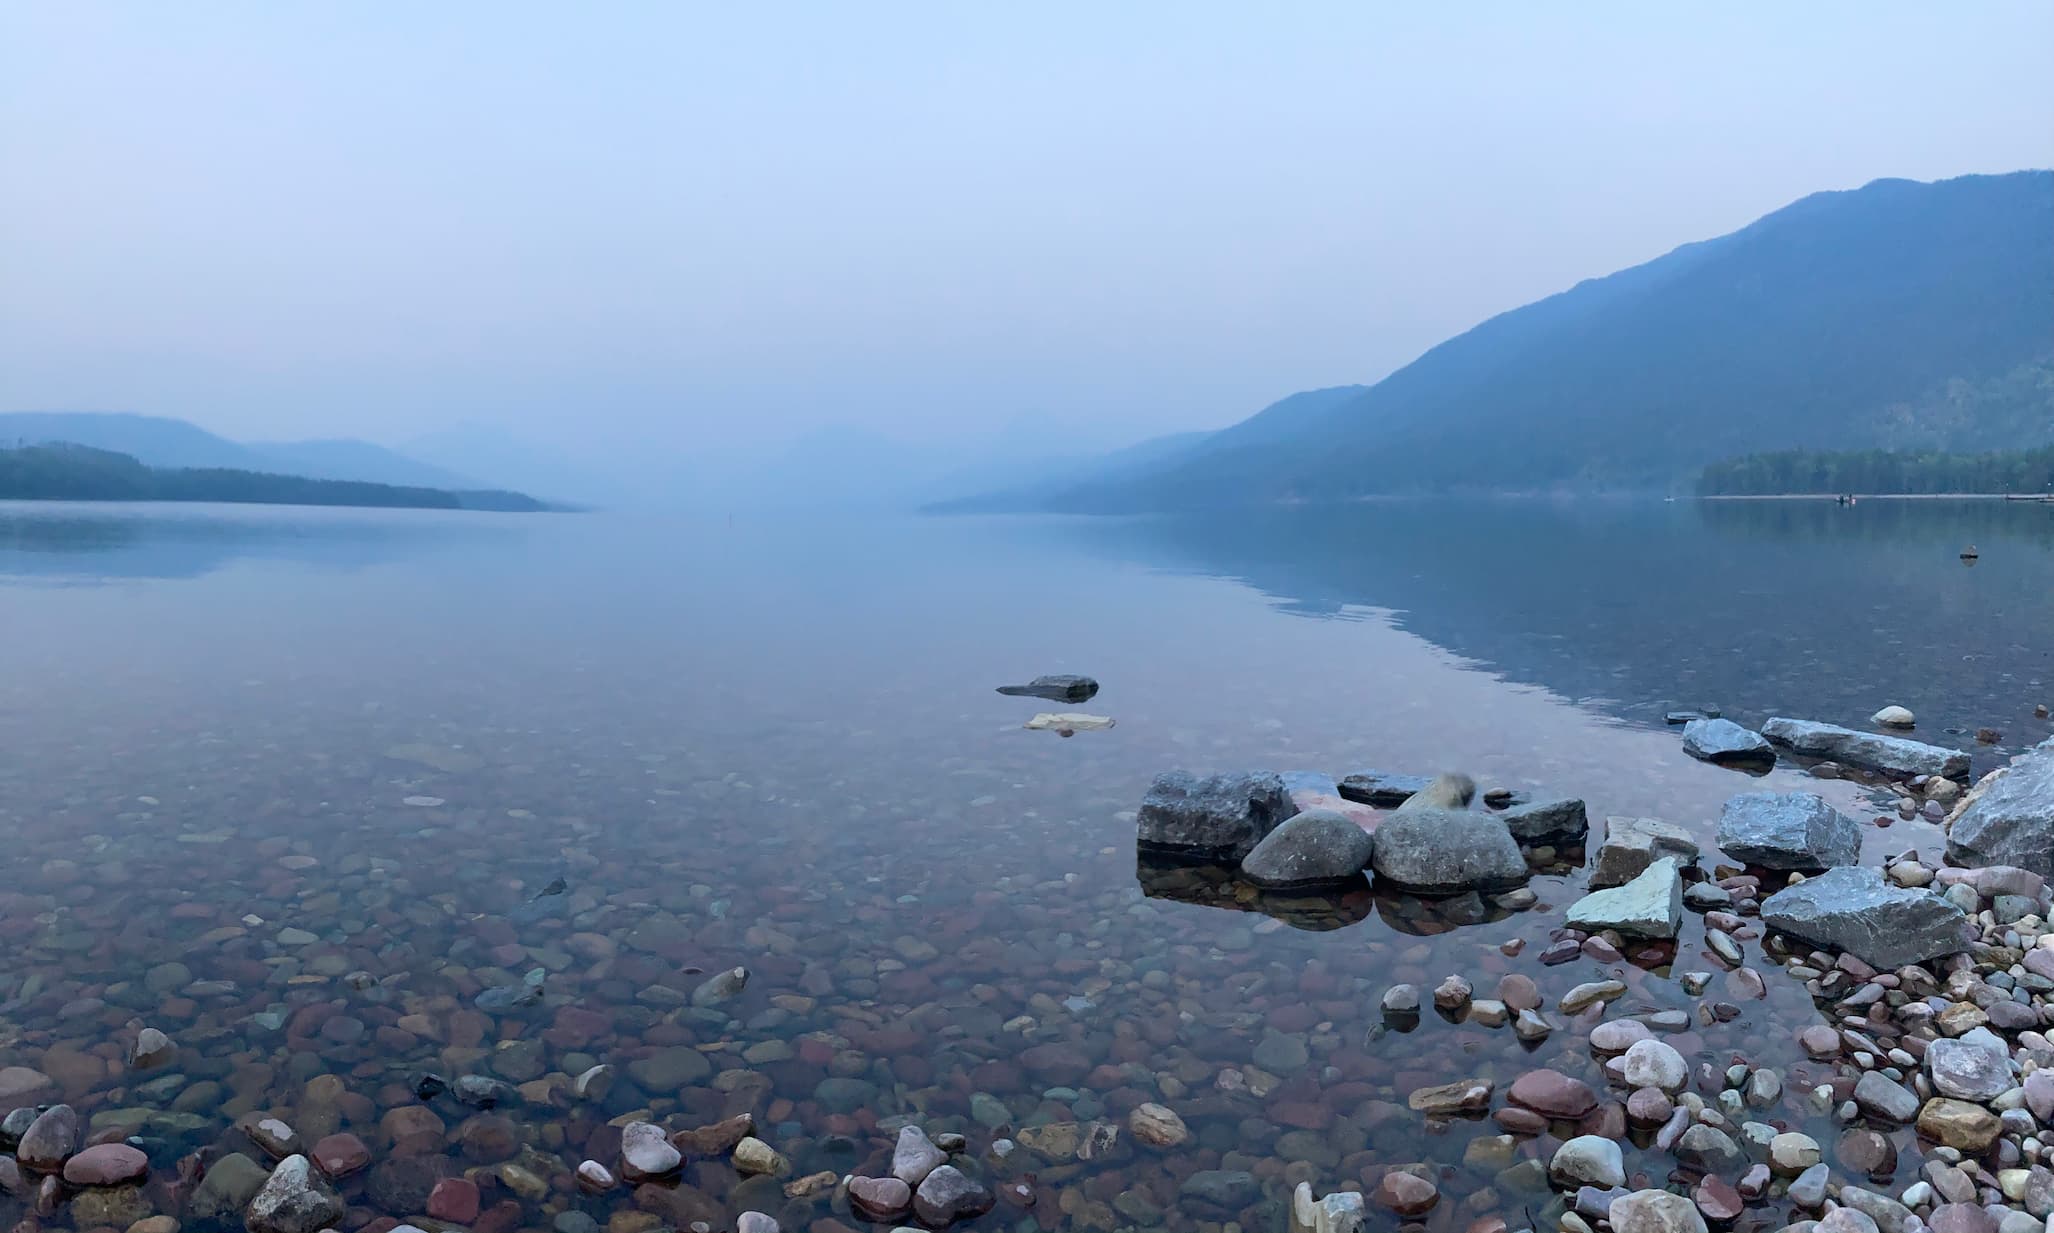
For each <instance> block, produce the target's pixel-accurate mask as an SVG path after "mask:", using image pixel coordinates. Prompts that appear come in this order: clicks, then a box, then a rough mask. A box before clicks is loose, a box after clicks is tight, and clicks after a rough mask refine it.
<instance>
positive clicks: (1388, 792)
mask: <svg viewBox="0 0 2054 1233" xmlns="http://www.w3.org/2000/svg"><path fill="white" fill-rule="evenodd" d="M1432 782H1433V780H1432V779H1429V778H1428V777H1426V776H1424V775H1387V774H1385V773H1384V772H1382V771H1362V772H1360V773H1358V774H1354V775H1350V776H1348V777H1346V778H1345V779H1343V780H1341V784H1340V787H1341V795H1342V796H1345V797H1347V798H1348V799H1349V800H1351V801H1356V802H1358V803H1360V804H1364V805H1374V806H1376V807H1377V808H1378V809H1396V808H1397V807H1398V806H1400V805H1402V804H1404V803H1405V801H1406V799H1407V798H1408V797H1411V796H1412V795H1414V794H1415V793H1419V792H1424V791H1426V788H1427V785H1428V784H1430V783H1432Z"/></svg>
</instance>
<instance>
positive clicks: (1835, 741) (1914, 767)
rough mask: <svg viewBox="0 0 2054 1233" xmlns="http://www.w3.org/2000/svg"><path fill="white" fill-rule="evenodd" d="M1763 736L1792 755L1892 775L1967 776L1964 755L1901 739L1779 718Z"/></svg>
mask: <svg viewBox="0 0 2054 1233" xmlns="http://www.w3.org/2000/svg"><path fill="white" fill-rule="evenodd" d="M1762 735H1763V736H1765V737H1767V738H1768V739H1769V740H1770V741H1772V742H1774V743H1775V744H1777V745H1779V746H1781V747H1783V748H1785V749H1788V750H1791V751H1792V752H1794V753H1800V754H1805V755H1807V756H1809V757H1814V758H1831V759H1833V760H1834V761H1836V762H1842V763H1845V764H1847V765H1849V766H1860V767H1867V768H1868V769H1870V770H1876V771H1884V772H1887V773H1889V774H1892V775H1902V776H1906V777H1909V776H1912V775H1941V776H1945V777H1946V778H1948V779H1964V778H1966V777H1967V776H1968V768H1969V757H1968V755H1967V754H1965V753H1962V752H1961V751H1959V750H1954V749H1943V748H1941V747H1940V746H1938V745H1928V744H1925V743H1924V742H1921V741H1913V740H1907V739H1905V738H1904V737H1901V736H1880V735H1877V734H1876V733H1873V732H1857V731H1855V730H1854V729H1852V728H1841V727H1837V726H1835V725H1833V724H1823V723H1817V722H1815V721H1812V720H1807V719H1785V718H1780V717H1779V718H1775V719H1771V720H1769V721H1768V722H1767V723H1765V724H1763V725H1762Z"/></svg>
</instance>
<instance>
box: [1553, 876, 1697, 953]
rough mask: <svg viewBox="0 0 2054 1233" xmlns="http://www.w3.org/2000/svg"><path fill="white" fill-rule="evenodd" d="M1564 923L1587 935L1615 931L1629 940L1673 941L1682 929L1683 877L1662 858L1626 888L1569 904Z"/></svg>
mask: <svg viewBox="0 0 2054 1233" xmlns="http://www.w3.org/2000/svg"><path fill="white" fill-rule="evenodd" d="M1568 923H1569V924H1570V925H1571V926H1573V927H1575V928H1578V929H1584V930H1589V931H1591V932H1596V931H1598V930H1602V929H1616V930H1618V931H1619V932H1620V933H1622V934H1625V935H1627V936H1629V937H1641V938H1673V937H1675V936H1676V932H1677V930H1679V929H1681V928H1682V927H1683V877H1682V874H1681V871H1680V870H1678V868H1677V865H1676V858H1675V857H1673V856H1665V857H1663V858H1662V859H1661V860H1658V861H1656V862H1655V863H1654V864H1652V865H1649V866H1648V867H1647V868H1646V869H1644V870H1642V871H1641V873H1640V876H1639V877H1636V878H1634V879H1633V880H1632V881H1631V882H1628V883H1627V884H1626V885H1624V886H1615V887H1612V888H1611V889H1610V890H1598V891H1592V892H1591V893H1590V894H1588V895H1585V896H1584V897H1583V898H1581V899H1579V900H1577V901H1576V902H1575V903H1573V904H1570V905H1569V916H1568Z"/></svg>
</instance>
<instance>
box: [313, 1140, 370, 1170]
mask: <svg viewBox="0 0 2054 1233" xmlns="http://www.w3.org/2000/svg"><path fill="white" fill-rule="evenodd" d="M310 1155H311V1156H312V1157H313V1161H314V1167H315V1168H317V1169H319V1170H321V1172H322V1173H324V1174H326V1175H327V1176H329V1177H331V1178H342V1177H348V1176H349V1175H351V1174H352V1173H357V1172H360V1171H361V1170H363V1169H364V1168H366V1167H367V1166H369V1165H370V1163H371V1149H370V1148H368V1147H366V1146H364V1141H363V1140H362V1139H359V1138H357V1137H356V1136H355V1135H353V1134H333V1135H329V1136H328V1137H327V1138H325V1139H322V1140H321V1141H320V1142H318V1143H316V1144H314V1149H313V1151H312V1152H311V1153H310Z"/></svg>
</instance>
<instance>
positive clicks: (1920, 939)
mask: <svg viewBox="0 0 2054 1233" xmlns="http://www.w3.org/2000/svg"><path fill="white" fill-rule="evenodd" d="M1967 922H1968V918H1967V917H1966V916H1965V915H1964V914H1963V913H1962V910H1961V909H1960V908H1959V907H1957V906H1955V905H1954V904H1952V903H1949V902H1948V901H1947V900H1945V899H1942V898H1941V897H1940V896H1938V895H1935V894H1933V893H1932V892H1931V891H1928V890H1912V889H1907V888H1904V887H1898V886H1891V885H1890V884H1889V883H1887V882H1885V881H1884V880H1883V875H1882V874H1880V873H1878V872H1877V871H1875V870H1874V869H1868V868H1862V867H1849V868H1841V869H1829V870H1827V871H1826V872H1825V873H1822V874H1820V875H1818V876H1817V877H1814V878H1809V879H1806V880H1805V881H1803V882H1799V883H1798V884H1797V885H1795V886H1791V887H1786V888H1785V889H1783V890H1780V891H1777V892H1776V893H1775V894H1773V895H1771V896H1769V897H1768V898H1767V899H1765V900H1763V901H1762V923H1763V924H1765V925H1767V926H1768V927H1769V928H1771V929H1775V930H1777V931H1779V932H1782V933H1787V934H1789V935H1790V936H1792V937H1794V938H1798V939H1801V940H1802V941H1805V942H1809V943H1811V944H1812V945H1814V946H1829V947H1832V948H1833V949H1835V950H1839V951H1844V952H1846V953H1848V954H1851V955H1853V956H1854V957H1855V958H1857V959H1860V960H1861V961H1863V962H1864V963H1867V964H1870V965H1872V966H1874V967H1878V968H1884V969H1888V968H1898V967H1902V966H1904V965H1905V964H1907V963H1917V962H1920V961H1921V960H1926V959H1937V958H1939V957H1940V956H1942V955H1952V954H1958V953H1960V952H1961V951H1964V950H1966V949H1968V927H1967Z"/></svg>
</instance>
